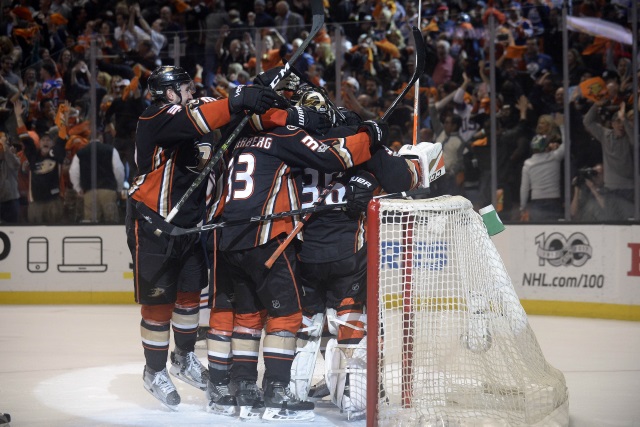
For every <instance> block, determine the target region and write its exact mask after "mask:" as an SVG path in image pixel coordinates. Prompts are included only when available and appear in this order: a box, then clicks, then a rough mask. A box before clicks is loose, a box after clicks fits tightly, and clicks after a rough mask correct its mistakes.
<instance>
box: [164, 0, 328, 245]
mask: <svg viewBox="0 0 640 427" xmlns="http://www.w3.org/2000/svg"><path fill="white" fill-rule="evenodd" d="M311 13H312V15H313V16H312V21H311V31H310V32H309V35H308V36H307V38H306V39H304V41H303V42H302V43H301V44H300V46H299V47H298V49H297V50H296V51H295V52H294V53H293V55H291V58H290V59H289V62H287V63H286V64H285V66H284V67H283V68H282V70H280V72H279V73H278V75H277V76H275V77H274V79H273V80H272V81H271V83H270V84H269V86H271V88H272V89H274V88H275V87H276V85H277V84H278V83H279V82H280V81H281V80H282V79H284V78H286V77H287V76H288V75H289V74H290V73H291V66H290V65H289V64H290V63H293V62H295V61H296V60H297V59H298V58H299V57H300V55H302V54H303V53H304V51H305V50H306V49H307V46H309V43H311V41H312V40H313V38H314V37H315V36H316V34H317V33H318V31H320V28H322V25H323V24H324V5H323V2H322V0H311ZM249 117H250V116H249V115H245V116H244V117H243V118H242V120H241V121H240V123H238V125H237V126H236V128H235V129H234V130H233V131H232V132H231V134H229V136H228V137H227V139H226V140H225V141H224V143H223V144H222V145H221V146H220V148H218V151H217V152H216V153H215V154H214V156H213V157H212V158H211V160H209V163H207V165H206V166H205V168H204V169H203V170H202V171H201V172H200V174H199V175H198V176H197V177H196V179H195V180H194V181H193V183H192V184H191V186H190V187H189V188H188V189H187V191H185V193H184V194H183V195H182V197H181V198H180V200H179V201H178V203H176V204H175V206H174V207H173V209H171V211H170V212H169V215H167V218H166V219H165V220H166V222H171V221H172V220H173V218H175V216H176V215H177V214H178V211H179V210H180V209H181V208H182V205H184V204H185V202H186V201H187V199H188V198H189V196H191V193H193V192H194V191H195V189H196V188H198V186H199V185H200V183H201V182H202V181H203V180H204V179H205V178H206V177H207V176H209V174H210V173H211V171H212V170H213V168H214V167H215V165H216V164H217V163H218V161H219V160H220V158H222V156H223V155H224V153H225V152H226V151H227V150H228V149H229V147H230V146H231V144H232V143H233V142H234V141H235V140H236V138H237V137H238V135H240V132H242V130H243V129H244V127H245V126H246V125H247V123H249ZM156 231H159V230H156ZM156 234H158V233H156Z"/></svg>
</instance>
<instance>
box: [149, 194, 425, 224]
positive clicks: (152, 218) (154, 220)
mask: <svg viewBox="0 0 640 427" xmlns="http://www.w3.org/2000/svg"><path fill="white" fill-rule="evenodd" d="M428 194H429V189H428V188H417V189H415V190H409V191H401V192H399V193H391V194H384V195H381V196H375V197H374V199H403V198H406V197H417V196H425V195H428ZM346 205H347V203H346V202H341V203H336V204H333V205H319V206H311V207H308V208H303V209H298V210H294V211H285V212H276V213H272V214H268V215H259V216H252V217H250V218H243V219H235V220H231V221H223V222H214V223H212V224H205V225H201V226H199V227H193V228H182V227H178V226H176V225H172V224H169V223H168V222H166V221H165V220H164V218H163V217H162V216H160V215H158V213H157V212H155V211H154V210H153V209H150V208H149V207H148V206H147V205H145V204H144V203H142V202H136V210H137V211H138V213H139V214H140V215H141V216H142V217H143V218H144V220H145V221H147V222H148V223H149V224H151V225H153V226H155V227H156V231H159V232H160V233H164V234H168V235H169V236H184V235H187V234H196V233H202V232H204V231H208V230H214V229H216V228H224V227H233V226H236V225H245V224H249V223H252V222H264V221H272V220H274V219H279V218H285V217H289V216H295V215H306V214H311V213H316V212H326V211H333V210H335V209H340V208H344V207H345V206H346Z"/></svg>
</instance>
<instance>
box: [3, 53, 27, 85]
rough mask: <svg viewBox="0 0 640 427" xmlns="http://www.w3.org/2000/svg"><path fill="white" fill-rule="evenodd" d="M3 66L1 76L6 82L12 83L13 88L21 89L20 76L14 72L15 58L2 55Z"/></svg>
mask: <svg viewBox="0 0 640 427" xmlns="http://www.w3.org/2000/svg"><path fill="white" fill-rule="evenodd" d="M0 62H1V63H2V65H1V66H0V75H1V76H2V78H3V79H4V81H6V82H8V83H10V84H11V85H12V86H14V87H16V88H19V87H20V86H21V85H22V80H21V79H20V76H18V75H17V74H16V73H14V72H13V65H14V63H13V58H12V57H11V55H2V57H1V58H0Z"/></svg>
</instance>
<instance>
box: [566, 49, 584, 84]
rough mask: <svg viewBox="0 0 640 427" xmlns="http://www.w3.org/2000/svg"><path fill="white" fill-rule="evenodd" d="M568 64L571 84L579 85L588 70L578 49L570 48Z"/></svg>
mask: <svg viewBox="0 0 640 427" xmlns="http://www.w3.org/2000/svg"><path fill="white" fill-rule="evenodd" d="M567 64H568V65H569V86H577V85H578V84H579V83H580V79H581V77H582V75H583V74H584V73H585V72H586V71H587V67H586V66H585V65H584V61H583V60H582V55H580V52H578V50H577V49H569V51H568V52H567Z"/></svg>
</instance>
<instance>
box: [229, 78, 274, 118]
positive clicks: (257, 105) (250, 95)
mask: <svg viewBox="0 0 640 427" xmlns="http://www.w3.org/2000/svg"><path fill="white" fill-rule="evenodd" d="M280 99H281V98H280V96H279V95H278V94H277V93H276V91H275V90H273V89H271V88H268V87H263V86H256V85H251V86H245V85H240V86H237V87H236V88H235V89H234V90H233V91H232V92H231V93H230V94H229V112H230V113H231V114H234V113H239V112H241V111H242V110H249V111H250V112H252V113H256V114H264V113H265V112H266V111H267V110H268V109H269V108H271V107H274V106H277V104H278V101H279V100H280Z"/></svg>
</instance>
